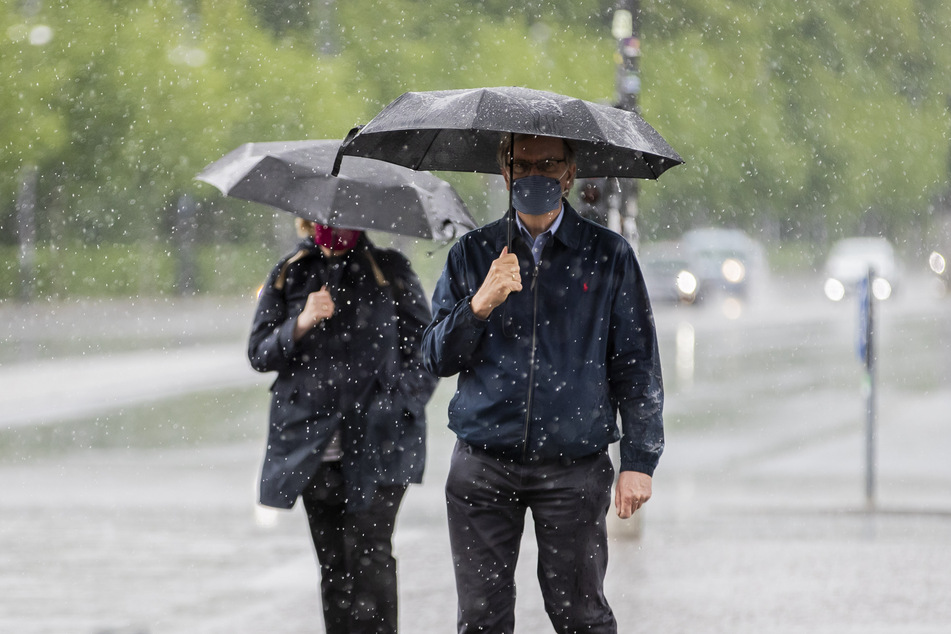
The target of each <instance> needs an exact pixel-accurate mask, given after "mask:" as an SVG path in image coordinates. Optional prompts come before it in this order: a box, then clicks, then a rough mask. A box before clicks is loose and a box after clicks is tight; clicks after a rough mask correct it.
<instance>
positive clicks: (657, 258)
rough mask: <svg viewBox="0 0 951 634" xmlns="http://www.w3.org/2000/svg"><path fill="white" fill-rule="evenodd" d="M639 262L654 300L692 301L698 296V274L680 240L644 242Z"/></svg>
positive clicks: (686, 302)
mask: <svg viewBox="0 0 951 634" xmlns="http://www.w3.org/2000/svg"><path fill="white" fill-rule="evenodd" d="M638 262H639V263H640V265H641V272H642V273H643V274H644V282H645V283H646V284H647V293H648V295H649V296H650V298H651V301H652V302H673V303H684V304H692V303H694V302H695V301H697V298H698V297H699V291H700V287H699V284H698V282H697V276H696V275H695V274H694V273H693V271H692V270H691V269H692V267H691V265H690V262H689V261H688V260H687V258H686V256H685V255H684V253H683V248H682V247H681V245H680V244H678V243H677V242H666V241H665V242H651V243H645V244H642V245H641V248H640V251H639V253H638Z"/></svg>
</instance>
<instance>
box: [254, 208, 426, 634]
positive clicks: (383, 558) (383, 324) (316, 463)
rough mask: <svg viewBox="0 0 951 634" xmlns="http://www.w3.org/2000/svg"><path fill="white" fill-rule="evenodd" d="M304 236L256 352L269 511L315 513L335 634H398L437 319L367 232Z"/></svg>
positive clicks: (306, 225)
mask: <svg viewBox="0 0 951 634" xmlns="http://www.w3.org/2000/svg"><path fill="white" fill-rule="evenodd" d="M297 222H298V227H299V229H301V230H303V232H304V233H305V235H306V237H305V238H304V239H303V240H302V241H301V243H300V244H299V246H298V248H297V250H296V251H295V252H294V253H292V254H291V255H289V256H287V257H285V258H283V259H282V260H281V261H280V262H279V263H278V264H277V266H275V267H274V269H273V270H272V271H271V274H270V276H269V277H268V280H267V283H266V284H265V285H264V288H263V290H262V292H261V295H260V300H259V303H258V308H257V313H256V315H255V318H254V325H253V327H252V331H251V337H250V342H249V346H248V357H249V358H250V360H251V365H252V366H253V367H254V369H255V370H258V371H260V372H270V371H277V373H278V376H277V380H276V381H275V382H274V385H273V386H272V388H271V391H272V394H273V396H272V402H271V412H270V427H269V434H268V444H267V453H266V456H265V461H264V468H263V472H262V476H261V492H260V495H261V503H262V504H265V505H268V506H274V507H278V508H291V507H292V506H293V505H294V502H295V501H296V500H297V498H298V497H300V498H301V500H302V502H303V504H304V508H305V510H306V512H307V519H308V522H309V524H310V531H311V537H312V538H313V542H314V547H315V548H316V551H317V559H318V562H319V564H320V571H321V598H322V602H323V613H324V622H325V626H326V631H327V632H328V633H331V634H334V633H339V634H345V633H347V634H353V633H356V632H368V633H369V632H373V633H383V632H396V631H397V587H396V561H395V559H394V558H393V555H392V544H391V541H392V534H393V528H394V524H395V521H396V515H397V511H398V510H399V507H400V502H401V501H402V499H403V495H404V493H405V491H406V486H407V484H409V483H410V482H419V481H420V479H421V477H422V472H423V463H424V459H425V444H424V442H425V413H424V408H425V405H426V402H427V401H428V400H429V397H430V396H431V394H432V392H433V390H434V388H435V385H436V380H435V379H434V377H433V376H432V375H430V374H428V373H427V372H426V371H425V370H423V369H422V367H421V363H420V353H419V341H420V338H421V336H422V332H423V329H424V328H425V327H426V326H427V325H428V324H429V321H430V315H431V313H430V311H429V308H428V303H427V300H426V298H425V296H424V294H423V291H422V288H421V286H420V283H419V280H418V278H417V277H416V275H415V274H414V273H413V271H412V269H411V268H410V264H409V262H408V261H407V259H406V258H405V257H403V256H402V255H401V254H399V253H398V252H396V251H394V250H389V249H380V248H377V247H376V246H374V245H373V243H372V242H371V241H370V240H369V238H367V236H366V235H364V234H363V233H362V232H361V231H356V230H350V229H342V228H338V227H328V226H326V225H319V224H314V223H311V222H309V221H305V220H302V219H298V221H297Z"/></svg>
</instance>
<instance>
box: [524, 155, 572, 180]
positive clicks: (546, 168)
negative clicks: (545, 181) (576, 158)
mask: <svg viewBox="0 0 951 634" xmlns="http://www.w3.org/2000/svg"><path fill="white" fill-rule="evenodd" d="M561 163H567V161H566V160H565V159H563V158H547V159H542V160H540V161H523V160H522V159H515V160H514V161H512V163H511V166H512V175H513V176H515V177H516V178H521V177H522V176H527V175H528V174H529V173H530V172H531V171H532V168H533V167H534V168H535V170H536V171H538V173H539V174H542V175H544V176H561V174H562V172H563V171H564V170H563V169H562V168H561V167H559V165H560V164H561Z"/></svg>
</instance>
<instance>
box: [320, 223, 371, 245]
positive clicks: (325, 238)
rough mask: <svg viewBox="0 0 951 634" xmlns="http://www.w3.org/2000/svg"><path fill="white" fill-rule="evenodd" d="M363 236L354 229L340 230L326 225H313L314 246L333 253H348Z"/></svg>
mask: <svg viewBox="0 0 951 634" xmlns="http://www.w3.org/2000/svg"><path fill="white" fill-rule="evenodd" d="M362 235H363V232H362V231H358V230H356V229H340V228H337V227H328V226H327V225H314V244H316V245H317V246H319V247H327V248H328V249H331V250H333V251H349V250H350V249H352V248H353V247H354V246H356V244H357V240H359V239H360V236H362Z"/></svg>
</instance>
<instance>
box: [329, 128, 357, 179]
mask: <svg viewBox="0 0 951 634" xmlns="http://www.w3.org/2000/svg"><path fill="white" fill-rule="evenodd" d="M362 129H363V126H362V125H358V126H356V127H353V128H350V132H347V137H346V138H345V139H344V140H343V143H341V144H340V147H339V148H337V156H335V157H334V166H333V169H332V170H330V175H331V176H336V175H337V174H339V173H340V162H341V161H343V150H344V148H346V147H347V146H348V145H350V142H351V141H353V137H355V136H357V135H358V134H359V133H360V130H362Z"/></svg>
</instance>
